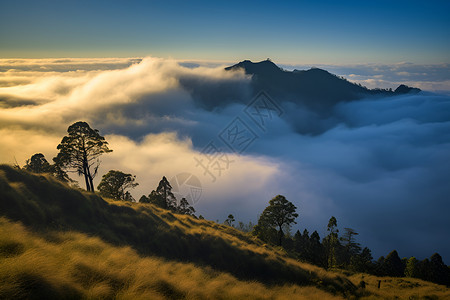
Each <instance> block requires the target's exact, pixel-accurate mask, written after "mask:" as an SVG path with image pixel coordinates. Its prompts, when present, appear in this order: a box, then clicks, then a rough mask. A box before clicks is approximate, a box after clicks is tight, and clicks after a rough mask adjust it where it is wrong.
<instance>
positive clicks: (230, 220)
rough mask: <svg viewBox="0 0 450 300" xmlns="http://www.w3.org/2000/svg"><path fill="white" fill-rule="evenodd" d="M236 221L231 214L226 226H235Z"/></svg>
mask: <svg viewBox="0 0 450 300" xmlns="http://www.w3.org/2000/svg"><path fill="white" fill-rule="evenodd" d="M234 221H235V220H234V216H233V215H232V214H229V215H228V217H227V219H226V220H225V224H226V225H228V226H233V222H234Z"/></svg>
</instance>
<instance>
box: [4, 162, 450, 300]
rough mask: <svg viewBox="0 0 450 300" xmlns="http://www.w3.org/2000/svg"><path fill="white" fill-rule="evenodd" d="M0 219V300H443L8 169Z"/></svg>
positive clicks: (202, 223)
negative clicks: (362, 286) (406, 299)
mask: <svg viewBox="0 0 450 300" xmlns="http://www.w3.org/2000/svg"><path fill="white" fill-rule="evenodd" d="M0 214H1V215H3V216H4V217H0V299H3V298H7V299H21V298H40V299H61V298H87V299H102V298H118V299H343V297H347V298H350V299H357V298H358V297H360V296H363V297H365V298H366V299H384V298H386V297H387V298H393V297H395V295H400V294H399V292H401V291H402V290H401V289H402V288H403V290H404V292H405V293H404V295H409V296H412V297H413V298H412V299H414V297H416V295H417V297H422V296H431V297H433V296H438V297H444V298H445V297H447V296H448V289H445V288H443V287H439V286H437V285H433V284H431V283H426V282H422V281H420V282H421V284H420V285H418V286H416V285H410V286H407V287H403V286H405V284H406V285H407V284H409V282H406V281H398V280H397V279H395V280H394V279H389V280H391V281H389V282H388V281H386V285H385V287H384V289H382V290H377V289H374V285H373V281H375V280H377V279H376V277H373V276H372V277H370V276H369V275H367V278H368V280H366V281H367V282H368V283H369V284H368V287H367V289H366V290H365V291H363V290H357V289H356V285H357V284H359V281H360V278H358V276H361V275H354V276H352V277H350V278H347V277H346V276H345V275H343V274H339V273H336V272H327V271H325V270H324V269H321V268H319V267H315V266H312V265H309V264H306V263H301V262H299V261H296V260H294V259H292V258H290V257H288V256H287V255H286V253H285V252H284V251H283V250H282V249H280V248H278V247H271V246H268V245H266V244H264V243H262V242H261V241H260V240H258V239H257V238H255V237H253V236H251V235H250V234H247V233H243V232H241V231H238V230H236V229H234V228H232V227H229V226H225V225H221V224H217V223H215V222H212V221H208V220H198V219H195V218H193V217H191V216H186V215H178V214H173V213H171V212H170V211H167V210H164V209H161V208H158V207H155V206H152V205H150V204H135V203H128V202H118V201H114V200H110V199H102V198H100V197H98V196H96V195H93V194H89V193H85V192H83V191H80V190H76V189H72V188H69V187H68V186H67V185H64V184H61V183H59V182H57V181H56V180H55V179H54V178H52V177H49V176H36V175H32V174H29V173H27V172H23V171H19V170H14V169H12V168H11V167H8V166H0ZM386 280H388V279H386ZM399 280H400V279H399ZM414 282H415V281H414ZM391 285H392V287H391ZM397 285H398V286H397ZM436 286H437V287H436ZM399 297H400V296H399ZM402 297H403V296H402ZM417 299H420V298H417Z"/></svg>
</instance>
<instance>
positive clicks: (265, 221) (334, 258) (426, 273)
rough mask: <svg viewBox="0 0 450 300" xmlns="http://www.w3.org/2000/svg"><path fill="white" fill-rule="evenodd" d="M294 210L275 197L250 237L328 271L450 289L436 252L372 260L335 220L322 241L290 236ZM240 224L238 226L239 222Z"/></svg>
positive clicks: (449, 274)
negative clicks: (421, 257) (408, 280)
mask: <svg viewBox="0 0 450 300" xmlns="http://www.w3.org/2000/svg"><path fill="white" fill-rule="evenodd" d="M296 210H297V208H296V207H295V206H294V204H292V203H291V202H289V201H288V200H287V199H286V198H285V197H284V196H282V195H278V196H276V197H275V198H273V199H272V200H270V201H269V205H268V206H267V207H266V208H265V209H264V211H263V212H262V214H261V216H260V217H259V219H258V224H257V225H256V226H254V227H253V230H252V231H251V232H252V234H253V235H255V236H257V237H258V238H260V239H261V240H263V241H264V242H266V243H268V244H271V245H275V246H279V247H282V248H283V249H284V250H286V252H288V253H289V254H290V255H291V256H293V257H295V258H297V259H299V260H301V261H304V262H308V263H311V264H314V265H317V266H320V267H323V268H325V269H328V270H329V269H334V268H337V269H344V270H349V271H353V272H362V273H369V274H373V275H376V276H391V277H411V278H419V279H423V280H426V281H431V282H434V283H438V284H443V285H447V286H450V266H447V265H445V264H444V262H443V260H442V257H441V255H439V254H438V253H435V254H433V255H432V256H431V257H430V258H429V259H428V258H426V259H424V260H421V261H420V260H417V259H416V258H415V257H410V258H403V259H401V258H400V257H399V255H398V253H397V251H396V250H393V251H392V252H390V253H389V254H388V255H387V256H386V257H384V256H382V257H380V258H379V259H378V260H377V261H374V260H373V257H372V251H371V250H370V249H369V248H368V247H364V248H363V247H361V244H360V243H358V242H357V241H356V236H357V235H358V233H357V232H356V231H355V230H354V229H352V228H344V232H343V233H342V234H341V233H340V232H339V230H338V224H337V220H336V218H335V217H331V218H330V220H329V221H328V225H327V235H326V236H325V237H323V238H322V239H321V238H320V236H319V233H318V232H317V231H314V232H313V233H311V234H310V233H309V231H308V230H307V229H305V230H304V231H303V233H301V232H300V231H299V230H297V231H296V232H295V234H294V235H292V234H291V231H290V228H291V226H292V224H296V222H295V219H296V218H297V217H298V214H297V213H296ZM233 222H234V216H233V215H229V216H228V218H227V219H226V220H225V222H224V224H226V225H230V226H233ZM239 225H240V226H239V227H241V226H242V222H239ZM233 227H234V226H233ZM239 227H236V228H238V229H239Z"/></svg>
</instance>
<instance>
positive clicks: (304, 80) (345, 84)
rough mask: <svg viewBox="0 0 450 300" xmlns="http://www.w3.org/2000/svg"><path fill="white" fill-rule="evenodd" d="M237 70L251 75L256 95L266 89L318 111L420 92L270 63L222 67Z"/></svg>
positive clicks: (322, 71) (270, 93) (247, 61)
mask: <svg viewBox="0 0 450 300" xmlns="http://www.w3.org/2000/svg"><path fill="white" fill-rule="evenodd" d="M237 69H243V70H244V71H245V73H246V74H248V75H252V87H253V90H254V92H255V93H257V92H259V91H261V90H265V91H266V92H268V93H269V95H271V96H272V97H274V98H275V99H277V100H278V101H291V102H294V103H297V104H300V105H304V106H306V107H308V108H310V109H313V110H314V111H317V112H324V111H327V110H329V109H330V108H332V107H333V106H334V105H335V104H337V103H339V102H342V101H352V100H356V99H361V98H364V97H370V96H394V95H399V94H405V93H410V92H419V91H420V90H419V89H412V88H408V87H406V86H403V87H399V88H397V89H396V90H395V91H394V92H393V91H388V90H379V89H375V90H370V89H367V88H365V87H363V86H360V85H357V84H354V83H351V82H349V81H347V80H345V79H343V78H340V77H338V76H336V75H333V74H331V73H329V72H328V71H325V70H322V69H318V68H313V69H310V70H304V71H299V70H294V71H292V72H291V71H285V70H283V69H281V68H279V67H278V66H277V65H275V64H274V63H273V62H272V61H270V60H265V61H261V62H257V63H254V62H251V61H249V60H245V61H242V62H240V63H238V64H235V65H233V66H230V67H227V68H225V70H227V71H232V70H237Z"/></svg>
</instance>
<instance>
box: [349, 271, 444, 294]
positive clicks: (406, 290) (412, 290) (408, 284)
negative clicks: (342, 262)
mask: <svg viewBox="0 0 450 300" xmlns="http://www.w3.org/2000/svg"><path fill="white" fill-rule="evenodd" d="M349 279H350V280H351V281H352V282H353V283H354V284H355V285H358V284H359V282H361V280H364V281H365V282H366V290H367V292H369V293H370V294H371V295H370V296H366V297H363V298H362V299H367V300H368V299H379V298H382V299H410V300H414V299H450V289H449V288H447V287H445V286H443V285H439V284H435V283H431V282H428V281H423V280H420V279H416V278H399V277H377V276H373V275H368V274H355V275H352V276H350V277H349ZM379 280H381V284H380V288H379V289H378V281H379Z"/></svg>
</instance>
